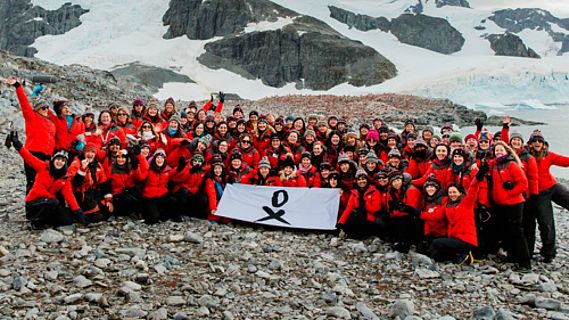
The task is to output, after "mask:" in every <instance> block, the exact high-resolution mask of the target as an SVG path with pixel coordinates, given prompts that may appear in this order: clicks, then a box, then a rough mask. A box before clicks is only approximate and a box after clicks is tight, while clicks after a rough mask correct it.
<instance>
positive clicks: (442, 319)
mask: <svg viewBox="0 0 569 320" xmlns="http://www.w3.org/2000/svg"><path fill="white" fill-rule="evenodd" d="M437 320H456V318H455V317H451V316H443V317H440V318H438V319H437Z"/></svg>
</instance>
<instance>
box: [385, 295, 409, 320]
mask: <svg viewBox="0 0 569 320" xmlns="http://www.w3.org/2000/svg"><path fill="white" fill-rule="evenodd" d="M413 313H415V305H414V304H413V302H411V301H409V300H405V299H399V300H395V302H393V304H391V306H389V315H390V316H391V317H393V318H395V317H399V318H400V319H405V318H406V317H408V316H412V315H413Z"/></svg>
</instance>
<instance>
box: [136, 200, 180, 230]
mask: <svg viewBox="0 0 569 320" xmlns="http://www.w3.org/2000/svg"><path fill="white" fill-rule="evenodd" d="M173 203H175V202H174V199H173V198H172V197H170V196H168V195H165V196H162V197H159V198H144V199H143V201H142V205H143V207H142V217H143V218H144V223H146V224H155V223H158V222H160V221H166V220H168V219H169V218H172V210H173Z"/></svg>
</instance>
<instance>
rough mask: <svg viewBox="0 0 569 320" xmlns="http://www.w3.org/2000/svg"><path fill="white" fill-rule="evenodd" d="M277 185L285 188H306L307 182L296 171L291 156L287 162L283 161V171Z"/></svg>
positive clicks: (287, 158)
mask: <svg viewBox="0 0 569 320" xmlns="http://www.w3.org/2000/svg"><path fill="white" fill-rule="evenodd" d="M277 183H278V185H279V186H283V187H306V180H305V179H304V177H303V176H302V174H301V173H300V172H299V171H298V170H297V169H296V165H295V163H294V160H293V158H292V157H291V156H287V157H286V159H285V161H283V163H282V170H281V171H280V172H279V179H278V180H277Z"/></svg>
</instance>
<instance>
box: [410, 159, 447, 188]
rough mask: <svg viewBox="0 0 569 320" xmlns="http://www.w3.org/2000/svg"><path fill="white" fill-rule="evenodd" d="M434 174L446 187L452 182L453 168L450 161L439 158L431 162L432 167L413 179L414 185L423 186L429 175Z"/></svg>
mask: <svg viewBox="0 0 569 320" xmlns="http://www.w3.org/2000/svg"><path fill="white" fill-rule="evenodd" d="M431 174H433V175H434V176H435V179H436V180H437V181H438V182H439V183H440V184H441V186H442V187H443V188H444V189H446V188H447V187H448V186H449V185H450V184H451V183H452V182H453V176H452V169H451V166H450V161H445V162H440V161H438V160H434V161H432V162H431V167H430V168H429V170H427V172H425V174H423V176H422V177H420V178H417V179H415V180H413V182H412V183H413V185H414V186H415V187H418V188H422V187H423V184H424V183H425V181H427V179H428V178H429V176H430V175H431Z"/></svg>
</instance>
